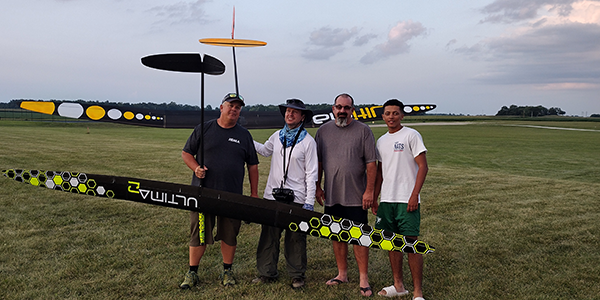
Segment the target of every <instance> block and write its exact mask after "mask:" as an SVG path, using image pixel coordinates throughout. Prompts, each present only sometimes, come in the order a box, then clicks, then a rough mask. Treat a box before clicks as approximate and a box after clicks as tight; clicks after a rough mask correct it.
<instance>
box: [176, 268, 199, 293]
mask: <svg viewBox="0 0 600 300" xmlns="http://www.w3.org/2000/svg"><path fill="white" fill-rule="evenodd" d="M199 281H200V279H198V274H196V272H194V271H188V272H187V273H186V274H185V279H184V280H183V283H182V284H181V285H179V288H180V289H184V290H187V289H189V288H191V287H193V286H195V285H196V284H198V282H199Z"/></svg>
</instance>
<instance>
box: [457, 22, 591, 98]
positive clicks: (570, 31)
mask: <svg viewBox="0 0 600 300" xmlns="http://www.w3.org/2000/svg"><path fill="white" fill-rule="evenodd" d="M455 52H457V53H462V54H466V55H471V56H474V57H481V56H485V57H486V58H487V59H488V60H489V61H490V62H491V63H492V67H493V68H494V71H493V72H490V73H488V74H485V75H482V76H480V77H478V78H477V80H479V81H482V82H485V83H491V84H533V85H548V86H552V87H569V88H576V87H590V86H593V85H600V25H598V24H582V23H566V24H559V25H550V26H544V27H536V28H533V29H531V30H528V31H526V32H523V33H521V34H517V35H512V36H506V37H497V38H492V39H488V40H485V41H482V42H481V43H478V44H476V45H474V46H472V47H463V48H459V49H456V50H455Z"/></svg>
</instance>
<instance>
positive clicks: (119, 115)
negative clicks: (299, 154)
mask: <svg viewBox="0 0 600 300" xmlns="http://www.w3.org/2000/svg"><path fill="white" fill-rule="evenodd" d="M20 106H21V108H23V109H26V110H29V111H34V112H38V113H43V114H48V115H55V116H61V117H67V118H74V119H80V120H92V121H101V122H112V123H120V124H129V125H138V126H150V127H163V128H194V127H196V125H198V124H200V122H201V111H200V110H149V109H136V108H131V107H127V106H124V105H116V104H115V105H111V104H82V103H78V102H60V101H22V102H21V104H20ZM435 108H436V105H434V104H408V105H406V106H405V107H404V111H405V115H417V114H422V113H424V112H428V111H431V110H433V109H435ZM204 113H205V117H206V120H210V119H216V118H218V117H219V112H218V111H214V110H207V111H205V112H204ZM382 113H383V107H382V106H380V105H373V106H367V107H363V108H357V109H356V111H355V112H354V114H353V117H354V119H355V120H359V121H362V122H371V121H377V120H381V114H382ZM333 119H334V116H333V113H332V112H331V109H328V110H316V111H314V115H313V118H312V120H311V122H309V123H308V124H306V126H307V127H318V126H321V125H322V124H324V123H325V122H328V121H330V120H333ZM238 122H239V123H240V125H242V126H244V127H246V128H248V129H258V128H282V127H283V125H284V124H285V123H284V120H283V118H282V117H281V113H280V112H279V111H260V112H259V111H243V110H242V113H241V115H240V118H239V120H238Z"/></svg>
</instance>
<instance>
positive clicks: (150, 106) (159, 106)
mask: <svg viewBox="0 0 600 300" xmlns="http://www.w3.org/2000/svg"><path fill="white" fill-rule="evenodd" d="M21 101H47V100H33V99H13V100H11V101H10V102H8V103H2V102H0V108H3V109H16V108H19V107H20V104H21ZM50 101H53V102H55V103H58V104H60V103H63V102H71V103H72V102H75V103H79V104H85V105H114V106H120V107H125V108H130V109H139V110H200V107H199V106H197V105H189V104H178V103H175V102H173V101H171V102H170V103H151V102H141V103H124V102H110V101H90V100H81V99H80V100H54V99H52V100H50ZM373 105H375V104H361V105H356V108H357V109H359V108H362V107H366V106H373ZM306 108H308V109H310V110H313V111H318V110H326V109H330V108H331V104H327V103H322V104H306ZM205 109H206V110H219V107H218V106H217V107H214V108H213V107H212V106H211V105H210V104H209V105H206V107H205ZM244 110H245V111H279V106H278V105H275V104H269V105H263V104H254V105H247V106H245V107H244Z"/></svg>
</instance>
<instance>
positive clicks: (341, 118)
mask: <svg viewBox="0 0 600 300" xmlns="http://www.w3.org/2000/svg"><path fill="white" fill-rule="evenodd" d="M335 125H336V126H337V127H346V126H348V115H347V114H341V113H340V114H338V115H337V118H335Z"/></svg>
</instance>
